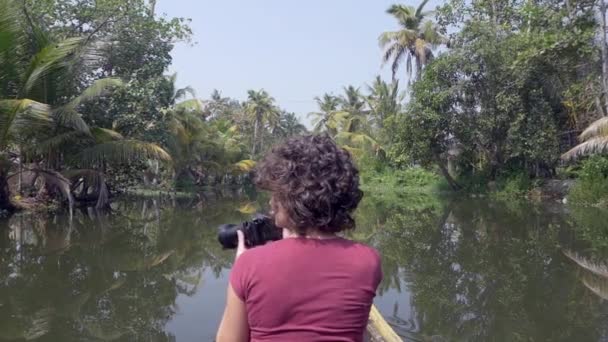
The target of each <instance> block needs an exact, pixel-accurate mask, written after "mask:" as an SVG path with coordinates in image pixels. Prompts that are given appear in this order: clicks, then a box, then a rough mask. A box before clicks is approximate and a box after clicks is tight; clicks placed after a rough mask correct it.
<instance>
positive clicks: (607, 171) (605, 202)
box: [568, 156, 608, 206]
mask: <svg viewBox="0 0 608 342" xmlns="http://www.w3.org/2000/svg"><path fill="white" fill-rule="evenodd" d="M576 174H577V176H578V180H577V182H576V184H575V185H574V187H573V188H572V191H571V192H570V195H569V196H568V199H569V200H570V202H572V203H576V204H582V205H594V206H608V158H607V157H604V156H592V157H590V158H589V159H587V160H585V161H584V162H583V163H582V164H581V167H580V169H579V170H577V171H576Z"/></svg>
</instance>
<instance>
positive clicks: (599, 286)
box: [583, 275, 608, 300]
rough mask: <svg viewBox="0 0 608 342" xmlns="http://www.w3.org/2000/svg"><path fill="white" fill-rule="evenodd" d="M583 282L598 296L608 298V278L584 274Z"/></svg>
mask: <svg viewBox="0 0 608 342" xmlns="http://www.w3.org/2000/svg"><path fill="white" fill-rule="evenodd" d="M583 284H584V285H585V287H586V288H588V289H589V290H590V291H591V292H593V293H595V295H597V296H598V297H600V298H602V299H604V300H608V279H607V278H600V277H595V276H589V275H585V276H583Z"/></svg>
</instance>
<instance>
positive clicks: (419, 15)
mask: <svg viewBox="0 0 608 342" xmlns="http://www.w3.org/2000/svg"><path fill="white" fill-rule="evenodd" d="M428 2H429V0H422V2H421V3H420V5H418V8H417V9H416V13H415V14H414V15H415V16H416V17H417V18H421V17H422V16H423V12H422V11H423V10H424V6H426V4H427V3H428Z"/></svg>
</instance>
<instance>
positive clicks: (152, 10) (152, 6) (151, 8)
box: [148, 0, 156, 17]
mask: <svg viewBox="0 0 608 342" xmlns="http://www.w3.org/2000/svg"><path fill="white" fill-rule="evenodd" d="M148 11H149V12H148V13H149V14H150V16H151V17H153V16H154V14H155V12H156V0H150V2H149V7H148Z"/></svg>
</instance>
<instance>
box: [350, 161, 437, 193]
mask: <svg viewBox="0 0 608 342" xmlns="http://www.w3.org/2000/svg"><path fill="white" fill-rule="evenodd" d="M440 181H441V177H439V176H438V175H437V174H436V173H434V172H431V171H428V170H425V169H423V168H420V167H412V168H407V169H394V168H389V167H386V168H384V169H383V170H382V171H380V172H379V171H377V170H376V169H372V170H369V169H367V170H362V172H361V182H362V185H363V186H364V188H366V189H367V190H368V191H372V192H378V191H379V192H385V191H396V192H436V191H437V189H438V185H439V183H440Z"/></svg>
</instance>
